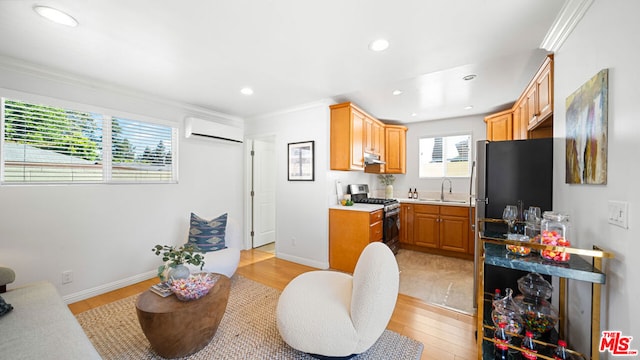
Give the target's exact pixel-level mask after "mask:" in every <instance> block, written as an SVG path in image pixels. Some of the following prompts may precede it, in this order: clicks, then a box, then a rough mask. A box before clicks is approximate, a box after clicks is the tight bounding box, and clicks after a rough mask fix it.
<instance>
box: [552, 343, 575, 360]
mask: <svg viewBox="0 0 640 360" xmlns="http://www.w3.org/2000/svg"><path fill="white" fill-rule="evenodd" d="M553 358H554V359H555V360H571V358H572V357H571V355H570V354H569V353H568V352H567V342H566V341H564V340H558V347H556V350H555V351H554V352H553Z"/></svg>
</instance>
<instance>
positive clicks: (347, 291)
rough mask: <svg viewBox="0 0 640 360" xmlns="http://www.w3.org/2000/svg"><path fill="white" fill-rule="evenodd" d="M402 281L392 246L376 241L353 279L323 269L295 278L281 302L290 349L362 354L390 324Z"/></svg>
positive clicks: (278, 315)
mask: <svg viewBox="0 0 640 360" xmlns="http://www.w3.org/2000/svg"><path fill="white" fill-rule="evenodd" d="M399 281H400V277H399V271H398V263H397V262H396V259H395V257H394V255H393V253H392V252H391V250H390V249H389V247H388V246H387V245H385V244H383V243H380V242H375V243H371V244H369V245H367V247H366V248H365V249H364V250H363V252H362V254H360V258H359V259H358V263H357V264H356V268H355V271H354V272H353V276H351V275H349V274H346V273H341V272H337V271H324V270H320V271H311V272H307V273H304V274H301V275H299V276H298V277H296V278H295V279H293V280H292V281H291V282H290V283H289V284H288V285H287V286H286V287H285V289H284V290H283V291H282V294H281V295H280V299H279V300H278V306H277V309H276V318H277V325H278V331H279V332H280V335H281V336H282V338H283V340H284V341H285V342H286V343H287V344H289V346H291V347H292V348H294V349H297V350H299V351H302V352H306V353H309V354H313V355H320V356H321V357H350V356H351V355H354V354H360V353H362V352H364V351H366V350H367V349H369V348H370V347H371V346H372V345H373V344H374V343H375V342H376V341H377V340H378V338H379V337H380V335H382V333H383V332H384V330H385V328H386V326H387V324H388V323H389V320H390V319H391V314H392V313H393V309H394V308H395V304H396V300H397V297H398V285H399Z"/></svg>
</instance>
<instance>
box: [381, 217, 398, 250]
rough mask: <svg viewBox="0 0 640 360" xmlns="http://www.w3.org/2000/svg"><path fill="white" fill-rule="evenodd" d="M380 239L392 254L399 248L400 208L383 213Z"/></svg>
mask: <svg viewBox="0 0 640 360" xmlns="http://www.w3.org/2000/svg"><path fill="white" fill-rule="evenodd" d="M382 241H383V242H384V243H385V244H387V246H389V248H390V249H391V251H393V253H394V254H397V253H398V250H399V249H400V208H396V209H393V210H389V211H386V212H385V213H384V223H383V237H382Z"/></svg>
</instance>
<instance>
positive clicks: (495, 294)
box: [493, 289, 501, 301]
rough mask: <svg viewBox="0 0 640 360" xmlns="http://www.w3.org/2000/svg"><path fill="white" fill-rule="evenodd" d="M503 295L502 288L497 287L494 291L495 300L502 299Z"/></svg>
mask: <svg viewBox="0 0 640 360" xmlns="http://www.w3.org/2000/svg"><path fill="white" fill-rule="evenodd" d="M500 298H501V296H500V289H496V290H495V291H494V292H493V301H498V300H500Z"/></svg>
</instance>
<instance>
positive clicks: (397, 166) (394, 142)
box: [384, 125, 407, 174]
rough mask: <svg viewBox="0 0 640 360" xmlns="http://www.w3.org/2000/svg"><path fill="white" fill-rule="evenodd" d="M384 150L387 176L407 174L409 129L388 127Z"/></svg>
mask: <svg viewBox="0 0 640 360" xmlns="http://www.w3.org/2000/svg"><path fill="white" fill-rule="evenodd" d="M384 131H385V141H384V150H385V157H384V161H385V162H386V164H385V166H384V169H385V171H384V172H385V173H386V174H404V173H406V172H407V169H406V161H407V145H406V137H407V128H406V127H404V126H397V125H386V126H385V128H384Z"/></svg>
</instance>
